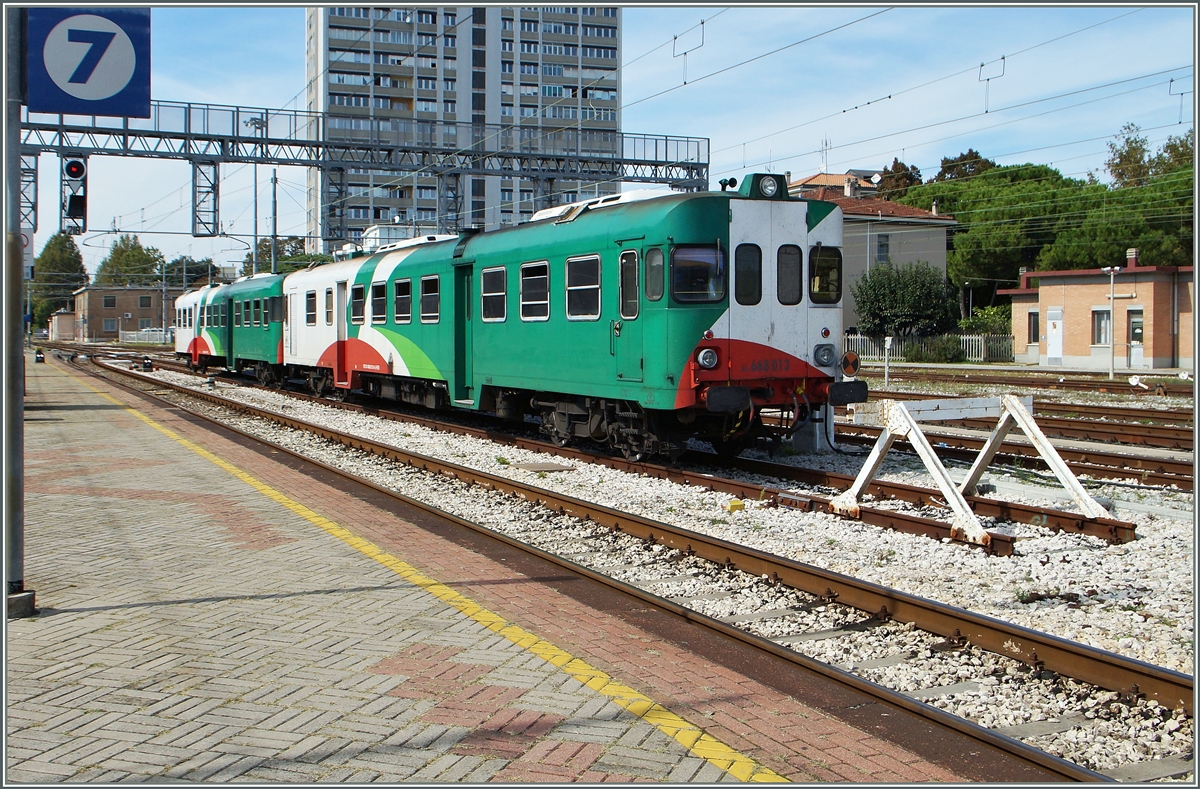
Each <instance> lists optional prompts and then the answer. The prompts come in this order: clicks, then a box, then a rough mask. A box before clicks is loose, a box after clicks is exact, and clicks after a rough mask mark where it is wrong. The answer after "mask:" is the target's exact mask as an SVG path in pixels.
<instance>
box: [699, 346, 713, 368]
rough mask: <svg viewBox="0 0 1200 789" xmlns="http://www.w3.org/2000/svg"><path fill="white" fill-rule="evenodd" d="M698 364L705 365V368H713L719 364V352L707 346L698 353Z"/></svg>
mask: <svg viewBox="0 0 1200 789" xmlns="http://www.w3.org/2000/svg"><path fill="white" fill-rule="evenodd" d="M696 364H698V365H700V366H701V367H703V368H704V369H705V370H711V369H713V368H714V367H716V366H717V352H716V351H714V350H713V349H712V348H705V349H704V350H702V351H700V353H698V354H696Z"/></svg>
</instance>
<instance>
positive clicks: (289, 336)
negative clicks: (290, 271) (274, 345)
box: [283, 293, 300, 356]
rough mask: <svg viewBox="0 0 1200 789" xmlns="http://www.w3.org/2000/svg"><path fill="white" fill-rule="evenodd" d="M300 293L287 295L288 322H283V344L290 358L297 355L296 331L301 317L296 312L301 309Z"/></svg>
mask: <svg viewBox="0 0 1200 789" xmlns="http://www.w3.org/2000/svg"><path fill="white" fill-rule="evenodd" d="M298 295H300V294H298V293H289V294H287V296H286V298H287V314H288V315H287V320H286V321H284V322H283V343H284V347H285V348H287V349H288V355H289V356H295V355H296V333H297V332H296V329H295V327H296V326H297V325H298V321H299V320H300V316H299V315H297V314H296V310H298V309H300V307H299V302H300V299H298V298H296V297H297V296H298Z"/></svg>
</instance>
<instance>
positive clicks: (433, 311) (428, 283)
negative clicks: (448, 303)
mask: <svg viewBox="0 0 1200 789" xmlns="http://www.w3.org/2000/svg"><path fill="white" fill-rule="evenodd" d="M441 307H442V299H441V292H440V289H439V287H438V278H437V277H421V323H437V322H438V316H439V314H440V313H441Z"/></svg>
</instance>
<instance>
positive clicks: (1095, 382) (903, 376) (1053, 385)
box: [860, 367, 1194, 397]
mask: <svg viewBox="0 0 1200 789" xmlns="http://www.w3.org/2000/svg"><path fill="white" fill-rule="evenodd" d="M877 372H878V370H877V368H876V367H872V368H871V374H870V377H872V378H876V377H879V376H878V375H877V374H876V373H877ZM860 377H868V376H866V375H865V371H864V374H862V375H860ZM888 377H889V378H894V379H896V380H898V381H939V382H946V383H960V384H1005V385H1008V386H1028V387H1035V388H1038V389H1063V390H1072V391H1084V392H1119V393H1121V394H1132V395H1135V396H1145V395H1147V394H1150V395H1152V394H1154V387H1155V386H1159V385H1161V386H1162V388H1163V390H1164V391H1165V392H1166V393H1167V394H1169V395H1176V396H1180V397H1183V396H1187V395H1191V394H1193V392H1194V388H1193V386H1192V384H1191V383H1183V382H1180V381H1177V380H1176V381H1156V382H1155V383H1154V384H1149V383H1148V382H1145V381H1144V382H1143V383H1147V385H1148V386H1150V387H1151V388H1150V389H1142V388H1141V387H1139V386H1130V385H1129V383H1128V382H1127V381H1125V380H1123V379H1118V380H1115V381H1110V380H1108V378H1107V376H1106V377H1104V378H1099V377H1097V378H1094V379H1088V378H1066V377H1064V376H1056V375H1053V374H1045V375H995V374H991V375H989V374H987V373H982V374H980V373H968V372H961V373H960V372H941V371H932V370H922V371H919V372H918V371H915V370H912V369H909V368H895V367H893V368H892V369H891V370H889V371H888Z"/></svg>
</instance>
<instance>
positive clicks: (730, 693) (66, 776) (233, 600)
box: [5, 359, 959, 783]
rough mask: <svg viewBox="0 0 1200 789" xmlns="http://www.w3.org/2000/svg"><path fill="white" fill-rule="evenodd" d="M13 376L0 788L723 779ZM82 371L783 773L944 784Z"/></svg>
mask: <svg viewBox="0 0 1200 789" xmlns="http://www.w3.org/2000/svg"><path fill="white" fill-rule="evenodd" d="M26 369H27V371H28V376H29V377H28V384H27V397H26V425H25V431H26V433H25V441H26V453H25V463H26V564H25V566H26V572H25V578H26V585H27V587H29V588H32V589H35V590H36V591H37V602H38V606H39V608H40V609H41V611H42V613H41V615H40V616H39V617H35V618H32V619H26V620H11V621H9V622H8V624H7V636H8V650H7V655H6V659H7V670H8V681H7V687H6V690H7V708H6V713H7V731H6V734H7V738H6V744H5V749H6V753H5V756H6V761H5V764H6V775H5V777H6V780H7V781H10V782H37V783H43V782H57V781H89V782H118V781H162V780H184V781H232V780H236V781H261V782H274V781H290V782H316V781H321V782H332V781H338V782H367V781H437V782H450V781H460V782H484V781H508V782H564V781H585V782H611V781H617V782H633V781H647V780H648V781H671V782H716V781H734V780H738V779H737V778H736V777H735V775H733V774H731V773H730V772H727V771H726V770H725V769H722V766H723V765H724V766H727V764H728V763H727V762H722V761H721V758H720V757H721V753H720V752H719V748H718V749H717V752H710V751H709V750H706V748H708V746H706V745H705V744H704V742H701V743H697V744H696V745H695V746H693V750H692V751H691V752H689V750H688V749H687V748H685V747H684V746H683V745H681V744H680V742H679V741H677V740H676V739H673V738H672V737H671V736H669V735H668V733H666V730H664V729H662V728H660V727H658V726H655V725H652V723H651V722H649V720H650V719H649V718H647V719H643V718H641V717H638V716H637V715H635V714H633V713H631V712H629V711H627V710H626V709H623V708H622V706H620V705H618V704H617V703H614V701H613V699H612V698H611V697H610V696H606V695H604V694H603V693H600V692H597V691H596V690H593V689H592V687H589V686H587V685H585V684H583V683H582V682H581V681H580V679H579V678H577V675H572V674H571V673H570V672H569V671H568V668H559V667H557V666H556V665H554V664H553V663H551V662H549V661H548V660H546V659H544V658H543V657H539V655H538V654H534V653H533V652H530V651H529V650H528V649H526V648H523V647H522V646H519V645H518V644H516V643H514V642H513V641H512V640H510V639H509V638H506V637H504V636H503V635H502V634H498V633H497V632H496V631H495V629H494V628H493V629H489V628H488V627H485V626H484V625H483V624H480V622H479V621H477V620H476V619H472V618H470V617H468V616H465V615H464V614H463V613H462V612H461V611H460V610H459V609H457V608H455V607H453V606H452V605H448V604H447V603H446V602H444V601H443V600H442V599H439V598H438V597H437V596H435V595H434V594H431V593H430V592H429V591H427V589H425V588H422V587H421V586H419V585H416V584H414V583H411V582H409V581H408V580H405V578H403V577H401V576H400V575H398V574H397V573H396V572H395V571H394V570H393V569H391V568H389V567H388V566H385V565H384V564H381V563H380V562H378V561H375V560H373V559H372V558H370V557H369V556H367V555H365V554H364V553H362V552H360V551H359V550H355V549H354V548H353V547H351V545H348V544H346V543H345V542H343V541H341V540H338V539H334V538H333V537H331V536H330V534H329V533H327V531H324V530H322V529H321V528H317V527H316V526H314V524H313V523H312V522H310V521H308V520H305V519H304V518H302V517H300V516H299V515H297V514H296V513H295V512H294V511H292V510H289V509H287V508H285V507H283V506H281V505H280V504H279V503H278V502H277V501H274V500H272V499H270V498H267V497H266V496H264V495H263V493H262V492H261V491H260V490H257V489H255V488H254V487H252V486H251V485H248V484H247V483H246V482H245V481H243V480H241V479H239V478H237V477H235V476H233V475H232V474H230V473H228V471H226V470H223V469H221V468H219V467H218V466H216V465H214V463H212V462H210V461H209V460H206V459H205V458H203V457H201V456H200V455H198V454H196V453H195V452H193V451H191V450H190V449H188V448H187V447H185V446H183V445H182V444H180V443H179V442H177V441H175V440H172V439H171V438H170V437H168V436H166V435H164V434H163V433H161V432H160V431H158V430H155V429H154V428H153V427H151V426H149V425H147V424H146V423H145V422H143V421H142V420H140V419H138V418H137V417H136V416H134V415H133V414H130V413H129V412H127V411H125V410H124V409H122V408H119V407H117V406H115V405H114V404H112V403H111V402H110V401H108V400H106V399H104V398H102V397H101V396H99V395H97V394H96V393H94V392H93V391H91V390H90V389H89V388H88V387H87V386H85V385H83V384H82V383H80V382H79V381H78V380H76V379H73V378H71V377H70V376H68V375H67V374H66V373H65V372H64V370H63V368H62V366H61V365H60V363H59V362H57V361H53V360H52V359H50V360H48V363H47V364H45V365H40V364H39V365H34V364H32V363H30V364H28V365H27V367H26ZM88 382H89V383H90V384H91V385H92V386H94V387H96V388H98V389H101V390H104V391H107V392H109V393H110V394H111V395H112V396H113V397H115V398H117V399H118V400H120V401H121V402H123V403H128V404H131V405H134V406H135V407H136V408H137V409H138V410H139V411H141V412H143V413H144V414H146V415H148V416H149V417H150V418H151V419H153V420H155V421H156V422H158V423H159V424H160V425H162V426H164V427H166V428H168V429H170V430H172V431H174V432H175V433H177V434H178V435H179V436H180V437H182V438H184V439H186V440H188V441H191V442H194V443H195V444H197V445H199V446H201V447H203V448H205V449H207V450H208V451H210V452H212V453H213V454H214V455H216V456H218V457H220V458H222V459H224V460H225V461H227V462H228V463H231V464H233V465H234V466H236V467H238V468H240V469H242V470H244V471H246V472H248V473H249V474H252V475H253V476H254V477H255V478H256V479H257V480H260V481H261V482H263V483H265V484H266V485H269V486H271V488H273V489H274V490H275V491H279V492H280V493H282V494H284V495H286V496H288V497H290V498H291V499H292V500H294V501H297V502H302V503H303V504H304V505H305V506H307V507H309V508H311V510H313V511H315V512H317V513H321V514H323V515H325V516H327V517H329V518H331V519H332V520H334V521H336V523H337V524H338V525H339V526H341V527H342V528H344V529H347V530H349V531H350V532H352V533H353V534H355V535H358V536H360V537H361V538H363V539H366V540H370V541H371V542H372V543H373V544H374V545H375V546H379V548H381V549H383V550H386V551H389V552H390V553H391V554H392V555H394V556H395V557H398V558H399V559H400V560H403V561H404V562H406V563H409V564H411V565H412V566H414V567H417V568H419V570H420V572H422V573H425V574H426V575H428V576H430V577H431V578H434V579H436V580H437V581H440V582H441V583H443V584H450V585H452V586H453V588H454V589H455V590H457V591H459V592H461V594H463V595H465V596H467V597H469V598H471V599H472V600H474V601H475V602H477V603H478V604H479V605H481V606H484V607H486V608H487V609H489V610H490V611H492V612H495V614H497V615H499V616H501V617H504V618H505V619H506V620H507V621H508V622H512V623H514V624H516V625H519V626H520V627H521V628H524V630H525V631H528V632H529V633H532V634H535V635H536V636H537V637H540V638H541V639H545V641H548V642H550V643H551V644H553V645H554V646H556V647H558V648H560V649H563V650H566V651H567V652H569V653H571V655H574V656H575V657H577V658H579V659H580V660H582V661H586V662H587V663H589V664H590V665H591V666H594V667H596V669H598V670H601V671H603V672H607V673H608V674H609V675H610V676H611V677H612V678H613V679H614V680H616V681H618V682H620V683H624V684H625V685H628V686H630V687H631V688H635V689H636V690H637V691H640V692H641V693H643V694H645V695H646V696H648V697H649V698H650V699H652V700H653V701H654V702H657V703H658V704H661V705H662V706H663V707H665V708H666V709H667V710H669V711H670V712H671V713H674V714H677V715H678V716H680V717H681V718H683V719H685V720H686V721H687V722H689V723H690V724H692V725H694V726H696V727H698V728H700V729H702V730H703V731H704V732H705V733H706V734H707V735H709V736H710V737H711V738H715V740H716V741H718V744H724V745H723V746H722V747H724V746H728V748H732V749H733V750H734V751H737V752H739V753H741V754H744V755H745V756H746V757H749V758H751V759H754V760H756V761H757V762H758V763H759V764H761V765H763V766H765V767H767V768H770V769H771V770H774V771H776V772H778V773H779V774H780V775H782V776H784V777H786V778H787V779H789V780H793V781H822V780H832V781H855V782H864V781H872V782H874V781H883V782H895V781H914V780H920V781H930V780H942V781H955V780H959V777H958V776H956V775H954V774H953V773H950V772H948V771H946V770H945V769H943V768H941V767H939V766H937V765H934V764H931V763H929V762H928V761H926V760H924V759H922V758H921V757H919V756H916V755H914V754H912V753H910V752H908V751H906V750H904V749H902V748H899V747H897V746H895V745H892V744H890V743H888V742H886V741H883V740H880V739H878V738H876V737H874V736H871V735H868V734H866V733H864V732H862V731H861V730H858V729H855V728H853V727H851V726H849V725H847V724H845V723H844V722H841V721H839V720H837V719H835V718H832V717H829V716H828V715H826V714H824V713H822V712H820V711H818V710H815V709H813V708H811V707H807V706H805V705H803V704H801V703H799V702H797V701H795V700H793V699H791V698H789V697H788V696H786V695H784V694H781V693H779V692H777V691H774V690H772V689H771V688H769V687H766V686H763V685H761V684H759V683H757V682H754V681H753V680H750V679H748V678H746V677H744V676H739V675H738V674H737V673H736V672H733V671H730V670H728V669H726V668H723V667H721V666H717V665H714V664H712V663H710V662H708V661H706V660H704V659H702V658H699V657H697V656H695V655H692V654H690V653H688V652H687V651H686V650H685V649H682V648H679V647H676V646H674V645H673V644H671V643H668V642H664V641H663V640H662V639H660V638H656V637H655V636H654V635H653V634H651V633H648V632H646V631H643V630H641V629H639V628H637V627H636V626H633V625H631V624H630V623H628V622H625V621H622V620H621V619H619V618H617V617H615V616H612V615H610V614H607V613H605V612H603V611H600V610H596V609H593V608H591V607H589V606H587V605H584V604H582V603H580V602H579V601H577V600H574V599H572V598H570V597H568V596H566V595H563V594H561V593H559V592H557V591H555V590H554V589H553V588H551V587H550V586H549V585H546V584H544V583H538V582H536V581H533V580H530V579H528V578H526V577H524V576H522V575H521V574H520V573H518V572H516V571H515V570H512V569H510V568H509V567H507V566H505V565H504V564H503V563H502V562H498V561H495V560H493V559H490V558H488V557H487V556H483V555H480V554H478V553H473V552H470V551H467V550H465V549H464V548H462V547H460V546H458V545H455V544H453V543H451V542H449V541H447V540H445V539H442V538H440V537H437V536H436V535H433V534H431V533H429V532H427V531H424V530H422V529H419V528H416V527H414V526H412V525H411V524H409V523H406V522H404V521H403V520H401V519H399V518H397V517H396V516H395V515H392V514H390V513H387V512H384V511H382V510H379V509H378V508H375V507H373V506H371V505H370V504H368V503H367V502H364V501H361V500H359V499H356V498H354V497H353V496H350V495H348V494H346V493H344V492H342V491H339V490H337V489H335V488H332V487H330V486H328V485H326V484H323V483H321V482H318V481H314V480H313V479H312V478H311V477H309V476H306V475H304V474H302V473H300V472H297V471H295V470H293V469H290V468H288V467H287V466H286V465H284V464H282V463H275V462H273V461H271V460H269V459H265V458H264V456H263V455H262V454H259V453H257V452H255V451H253V450H251V449H249V448H246V447H243V446H240V445H238V444H236V443H234V442H232V441H229V440H227V439H225V438H223V437H220V436H216V435H214V434H212V433H209V432H207V431H206V430H204V429H203V428H200V427H197V426H194V425H191V424H189V423H188V422H186V421H185V420H182V419H180V418H179V416H178V413H177V412H172V411H169V410H162V409H159V408H157V407H154V406H149V405H146V404H144V403H143V401H140V400H138V399H136V398H133V397H132V396H130V395H128V394H126V393H123V392H120V391H119V390H116V389H113V388H110V387H106V386H105V385H104V384H102V383H99V382H96V381H95V380H94V379H88ZM539 654H540V653H539ZM707 742H708V743H710V744H711V743H712V741H711V740H709V741H707ZM705 757H708V758H705Z"/></svg>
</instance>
